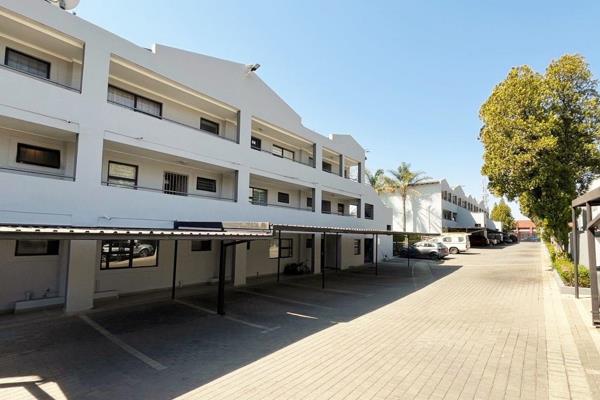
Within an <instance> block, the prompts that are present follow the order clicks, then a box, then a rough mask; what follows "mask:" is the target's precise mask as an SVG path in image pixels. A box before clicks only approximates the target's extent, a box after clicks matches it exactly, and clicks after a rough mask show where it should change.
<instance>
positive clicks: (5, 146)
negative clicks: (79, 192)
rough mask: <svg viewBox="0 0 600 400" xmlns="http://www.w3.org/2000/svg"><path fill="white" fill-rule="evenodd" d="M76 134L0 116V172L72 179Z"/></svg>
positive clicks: (73, 175) (73, 177) (73, 176)
mask: <svg viewBox="0 0 600 400" xmlns="http://www.w3.org/2000/svg"><path fill="white" fill-rule="evenodd" d="M76 153H77V134H76V133H74V132H69V131H65V130H61V129H57V128H52V127H49V126H45V125H38V124H34V123H31V122H26V121H22V120H18V119H14V118H9V117H5V116H0V173H14V174H24V175H35V176H39V177H44V178H54V179H61V180H71V181H72V180H74V179H75V159H76Z"/></svg>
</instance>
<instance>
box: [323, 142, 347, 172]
mask: <svg viewBox="0 0 600 400" xmlns="http://www.w3.org/2000/svg"><path fill="white" fill-rule="evenodd" d="M342 165H343V156H342V155H341V154H340V153H337V152H335V151H333V150H330V149H328V148H326V147H323V161H322V163H321V169H322V170H323V172H327V173H329V174H333V175H338V176H343V172H344V171H343V170H342Z"/></svg>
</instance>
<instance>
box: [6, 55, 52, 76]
mask: <svg viewBox="0 0 600 400" xmlns="http://www.w3.org/2000/svg"><path fill="white" fill-rule="evenodd" d="M4 65H6V66H7V67H11V68H14V69H16V70H18V71H21V72H24V73H26V74H29V75H33V76H37V77H38V78H42V79H50V63H49V62H47V61H44V60H40V59H39V58H35V57H32V56H29V55H27V54H24V53H21V52H20V51H17V50H13V49H9V48H7V49H6V54H5V55H4Z"/></svg>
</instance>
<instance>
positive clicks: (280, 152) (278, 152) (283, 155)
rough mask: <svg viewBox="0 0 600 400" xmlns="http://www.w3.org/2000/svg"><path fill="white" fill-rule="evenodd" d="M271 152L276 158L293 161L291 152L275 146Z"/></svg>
mask: <svg viewBox="0 0 600 400" xmlns="http://www.w3.org/2000/svg"><path fill="white" fill-rule="evenodd" d="M271 152H272V153H273V155H274V156H277V157H281V158H287V159H289V160H293V159H294V152H293V151H291V150H288V149H284V148H283V147H280V146H277V145H276V144H274V145H273V150H271Z"/></svg>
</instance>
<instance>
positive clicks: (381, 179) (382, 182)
mask: <svg viewBox="0 0 600 400" xmlns="http://www.w3.org/2000/svg"><path fill="white" fill-rule="evenodd" d="M365 173H366V174H367V182H369V185H371V186H372V187H373V189H375V191H376V192H377V193H382V192H384V191H385V190H386V179H385V176H384V173H385V172H384V171H383V170H382V169H378V170H377V171H375V173H374V174H373V173H371V171H369V170H368V169H367V170H366V171H365Z"/></svg>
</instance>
